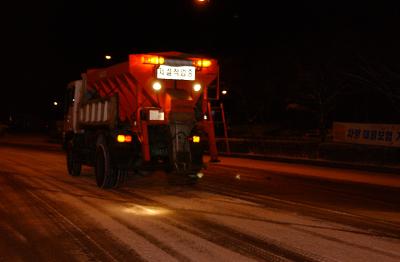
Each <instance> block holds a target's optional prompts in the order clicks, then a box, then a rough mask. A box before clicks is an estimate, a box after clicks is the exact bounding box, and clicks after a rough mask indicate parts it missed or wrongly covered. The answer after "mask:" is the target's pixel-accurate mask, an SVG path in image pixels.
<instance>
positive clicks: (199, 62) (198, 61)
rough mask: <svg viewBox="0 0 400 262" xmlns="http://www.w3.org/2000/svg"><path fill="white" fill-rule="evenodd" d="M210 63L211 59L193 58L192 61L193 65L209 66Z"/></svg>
mask: <svg viewBox="0 0 400 262" xmlns="http://www.w3.org/2000/svg"><path fill="white" fill-rule="evenodd" d="M211 64H212V63H211V60H208V59H195V60H194V61H193V65H194V66H197V67H210V66H211Z"/></svg>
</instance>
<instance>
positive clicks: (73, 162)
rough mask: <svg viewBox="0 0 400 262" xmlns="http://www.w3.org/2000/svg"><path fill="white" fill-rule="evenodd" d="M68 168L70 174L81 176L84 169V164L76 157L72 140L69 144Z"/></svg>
mask: <svg viewBox="0 0 400 262" xmlns="http://www.w3.org/2000/svg"><path fill="white" fill-rule="evenodd" d="M67 170H68V174H69V175H70V176H80V175H81V170H82V164H81V163H80V162H79V160H78V159H77V157H76V153H75V152H74V149H73V145H72V142H69V144H68V146H67Z"/></svg>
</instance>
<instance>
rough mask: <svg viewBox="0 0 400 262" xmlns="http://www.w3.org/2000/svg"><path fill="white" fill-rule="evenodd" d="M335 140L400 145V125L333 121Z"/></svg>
mask: <svg viewBox="0 0 400 262" xmlns="http://www.w3.org/2000/svg"><path fill="white" fill-rule="evenodd" d="M332 133H333V141H336V142H347V143H356V144H368V145H381V146H392V147H400V125H390V124H360V123H344V122H334V123H333V132H332Z"/></svg>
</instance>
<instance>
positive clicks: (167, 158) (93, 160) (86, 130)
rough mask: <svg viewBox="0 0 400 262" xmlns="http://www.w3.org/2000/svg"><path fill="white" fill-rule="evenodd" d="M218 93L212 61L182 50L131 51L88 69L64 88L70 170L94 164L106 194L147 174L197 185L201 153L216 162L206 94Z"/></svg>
mask: <svg viewBox="0 0 400 262" xmlns="http://www.w3.org/2000/svg"><path fill="white" fill-rule="evenodd" d="M218 89H219V66H218V63H217V61H216V60H215V59H210V58H207V57H201V56H196V55H191V54H186V53H180V52H162V53H146V54H131V55H129V59H128V61H127V62H124V63H120V64H116V65H112V66H110V67H107V68H101V69H90V70H87V72H85V73H83V74H82V75H81V79H80V80H76V81H72V82H71V83H69V84H68V86H67V92H66V114H65V119H64V132H63V146H64V149H65V151H66V160H67V161H66V162H67V169H68V173H69V174H70V175H71V176H79V175H80V173H81V168H82V165H88V166H92V167H94V173H95V178H96V183H97V185H98V187H100V188H104V189H105V188H112V187H117V186H118V185H119V184H120V183H121V181H123V180H124V178H125V177H126V176H127V175H128V174H130V173H135V172H137V173H140V172H144V173H149V172H151V171H153V170H165V171H166V174H167V176H168V177H169V178H170V179H171V181H174V182H183V183H195V182H196V181H197V179H198V178H199V177H200V176H201V173H200V172H201V169H202V168H203V167H204V163H203V154H204V152H205V151H207V150H208V152H209V154H210V156H211V161H218V159H217V148H216V142H215V132H214V126H213V122H212V116H211V109H210V103H209V95H208V93H209V90H212V91H213V92H214V93H217V94H218ZM215 90H216V91H215Z"/></svg>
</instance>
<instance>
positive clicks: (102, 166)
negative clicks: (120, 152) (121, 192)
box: [95, 143, 118, 189]
mask: <svg viewBox="0 0 400 262" xmlns="http://www.w3.org/2000/svg"><path fill="white" fill-rule="evenodd" d="M116 171H117V170H115V169H113V168H112V167H111V161H110V154H109V151H108V148H107V146H106V145H105V144H104V143H100V144H98V145H97V150H96V163H95V174H96V183H97V186H98V187H100V188H104V189H107V188H112V187H114V186H116V184H117V182H118V181H117V180H118V174H117V172H116Z"/></svg>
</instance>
